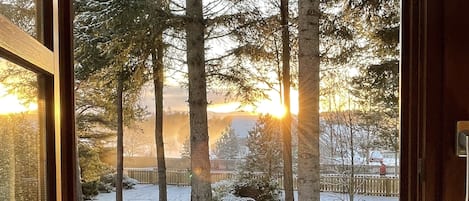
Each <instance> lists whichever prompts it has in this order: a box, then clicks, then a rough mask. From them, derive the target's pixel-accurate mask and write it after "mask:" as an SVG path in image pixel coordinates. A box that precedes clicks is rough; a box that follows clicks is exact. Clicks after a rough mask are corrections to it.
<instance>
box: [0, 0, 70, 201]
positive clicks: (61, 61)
mask: <svg viewBox="0 0 469 201" xmlns="http://www.w3.org/2000/svg"><path fill="white" fill-rule="evenodd" d="M72 4H73V2H72V1H71V0H43V1H42V2H39V3H38V6H37V7H38V8H39V10H38V12H40V16H39V20H38V22H39V23H41V24H40V25H39V26H38V27H39V30H38V31H39V32H40V33H39V34H38V36H39V40H38V39H36V38H33V37H31V36H30V35H28V34H27V33H25V32H24V31H22V30H21V29H19V28H18V27H17V26H16V25H14V24H13V23H11V22H10V21H9V20H8V19H7V18H6V17H4V16H1V15H0V27H2V28H1V29H0V56H1V57H4V58H5V59H7V60H9V61H11V62H14V63H17V64H19V65H21V66H23V67H25V68H27V69H29V70H32V71H34V72H36V73H38V74H39V75H41V76H40V79H39V82H41V83H43V84H44V85H45V88H44V89H43V90H44V95H45V99H46V105H45V110H46V117H45V119H46V120H45V124H46V125H45V126H46V150H45V152H46V153H45V154H46V158H47V161H46V175H47V176H46V177H47V178H46V188H47V189H46V194H47V196H48V197H47V200H51V201H52V200H67V201H68V200H71V201H72V200H76V198H77V197H78V195H77V190H76V189H77V187H78V185H77V184H78V182H79V181H78V178H79V177H78V174H77V173H78V172H77V167H78V166H77V165H78V164H77V161H76V157H77V156H76V152H75V150H76V136H75V131H74V129H75V127H74V126H75V125H74V116H75V115H74V88H73V86H74V85H73V84H74V83H73V82H74V75H73V44H72V41H73V40H72V37H73V32H72V30H73V29H72V28H73V27H72V21H73V18H72V17H73V12H72ZM39 41H42V42H39Z"/></svg>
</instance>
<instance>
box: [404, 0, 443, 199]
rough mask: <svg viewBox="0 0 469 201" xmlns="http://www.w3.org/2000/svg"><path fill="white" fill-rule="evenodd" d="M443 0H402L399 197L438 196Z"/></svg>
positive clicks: (439, 190) (440, 158)
mask: <svg viewBox="0 0 469 201" xmlns="http://www.w3.org/2000/svg"><path fill="white" fill-rule="evenodd" d="M443 2H444V1H438V0H407V1H406V0H403V2H402V4H403V5H402V19H401V26H402V29H401V30H402V31H401V39H402V40H401V43H402V46H401V47H402V51H401V153H402V154H401V180H400V181H401V186H400V196H401V200H405V201H415V200H425V201H433V200H441V199H442V195H441V192H442V186H441V181H442V176H441V175H442V171H441V169H442V163H441V161H442V146H441V142H442V135H441V134H442V133H443V123H442V121H443V107H442V104H443V98H442V96H443V47H444V44H443V36H444V29H443V28H444V27H443V6H444V5H443Z"/></svg>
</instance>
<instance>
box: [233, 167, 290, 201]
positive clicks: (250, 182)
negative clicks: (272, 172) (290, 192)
mask: <svg viewBox="0 0 469 201" xmlns="http://www.w3.org/2000/svg"><path fill="white" fill-rule="evenodd" d="M233 194H234V195H235V196H238V197H248V198H253V199H254V200H256V201H279V200H280V197H281V192H280V189H279V185H278V183H277V182H275V181H274V180H271V179H270V178H269V177H262V176H258V175H256V176H254V175H252V174H245V175H241V176H240V177H239V178H238V181H236V183H235V184H234V192H233Z"/></svg>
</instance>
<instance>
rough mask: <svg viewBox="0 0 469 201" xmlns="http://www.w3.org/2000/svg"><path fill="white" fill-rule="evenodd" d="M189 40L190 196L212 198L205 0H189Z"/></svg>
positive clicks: (197, 200) (198, 199)
mask: <svg viewBox="0 0 469 201" xmlns="http://www.w3.org/2000/svg"><path fill="white" fill-rule="evenodd" d="M186 7H187V8H186V15H187V18H188V20H189V21H188V22H186V37H187V38H186V42H187V65H188V69H189V70H188V71H189V110H190V128H191V129H190V142H191V171H192V175H191V189H192V191H191V200H192V201H209V200H212V190H211V186H210V184H211V181H210V160H209V150H208V125H207V91H206V89H207V86H206V74H205V53H204V23H203V15H202V0H186Z"/></svg>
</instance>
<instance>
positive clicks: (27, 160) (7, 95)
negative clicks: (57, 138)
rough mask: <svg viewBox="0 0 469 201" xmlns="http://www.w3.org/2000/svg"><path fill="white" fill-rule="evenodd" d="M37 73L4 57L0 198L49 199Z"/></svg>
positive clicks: (0, 70)
mask: <svg viewBox="0 0 469 201" xmlns="http://www.w3.org/2000/svg"><path fill="white" fill-rule="evenodd" d="M39 89H41V87H40V86H39V82H38V78H37V75H36V74H35V73H33V72H31V71H28V70H26V69H24V68H22V67H20V66H17V65H15V64H13V63H11V62H9V61H7V60H5V59H3V58H1V57H0V122H1V124H0V147H1V149H0V200H16V201H18V200H21V201H22V200H24V201H35V200H45V194H44V189H45V187H44V180H45V179H44V178H45V177H44V175H45V174H44V170H45V163H44V161H43V159H44V155H43V154H44V151H43V150H44V145H43V143H44V139H43V138H44V131H43V129H44V118H43V116H41V115H43V114H44V111H42V110H41V108H43V107H42V106H41V105H43V104H42V103H41V102H40V101H41V100H40V98H39V97H41V96H40V94H39V92H40V90H39Z"/></svg>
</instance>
